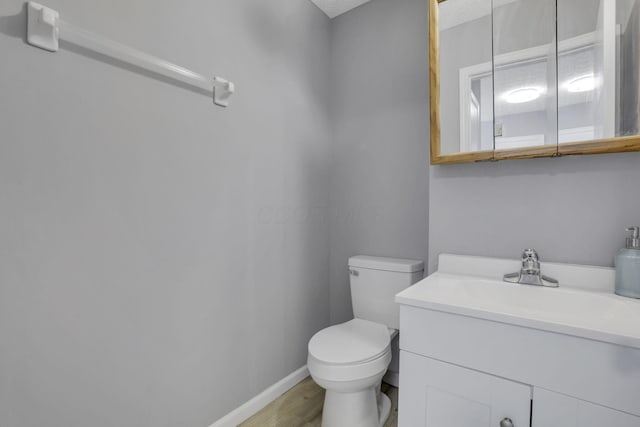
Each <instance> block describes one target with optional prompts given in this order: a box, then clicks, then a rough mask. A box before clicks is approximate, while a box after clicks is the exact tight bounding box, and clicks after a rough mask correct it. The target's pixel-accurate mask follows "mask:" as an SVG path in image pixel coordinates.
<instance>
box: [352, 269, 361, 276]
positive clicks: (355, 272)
mask: <svg viewBox="0 0 640 427" xmlns="http://www.w3.org/2000/svg"><path fill="white" fill-rule="evenodd" d="M349 274H350V275H352V276H356V277H358V276H359V275H360V272H359V271H358V270H351V269H350V270H349Z"/></svg>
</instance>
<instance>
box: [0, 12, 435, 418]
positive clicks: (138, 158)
mask: <svg viewBox="0 0 640 427" xmlns="http://www.w3.org/2000/svg"><path fill="white" fill-rule="evenodd" d="M47 4H48V5H50V6H51V7H55V8H57V9H58V10H59V11H60V12H61V13H62V16H63V18H64V19H65V20H67V21H68V22H71V23H74V24H77V25H78V26H81V27H84V28H87V29H90V30H91V31H94V32H96V33H98V34H104V35H106V36H110V37H112V38H114V39H116V40H118V41H121V42H123V43H126V44H128V45H131V46H134V47H137V48H139V49H141V50H144V51H148V52H150V53H153V54H156V55H158V56H160V57H163V58H166V59H168V60H172V61H174V62H176V63H178V64H181V65H184V66H187V67H189V68H192V69H193V70H196V71H199V72H202V73H206V74H209V75H213V73H216V74H219V75H222V76H224V77H227V78H229V79H232V80H233V81H234V82H235V83H236V84H237V95H235V96H234V97H233V100H232V106H231V107H230V108H229V109H227V110H224V109H220V108H217V107H214V106H213V105H212V101H211V99H209V98H207V97H205V96H202V95H199V94H195V93H192V92H190V91H188V90H183V89H180V88H177V87H175V86H173V85H171V84H168V83H166V82H163V81H158V80H157V79H152V78H150V77H149V76H146V75H141V74H138V73H136V72H133V71H132V70H128V69H124V68H123V67H122V66H119V65H118V64H114V63H112V62H105V61H104V59H102V60H101V59H100V58H91V57H87V52H82V51H78V49H74V51H70V50H68V49H65V50H61V51H60V52H58V53H56V54H51V53H47V52H45V51H42V50H39V49H36V48H32V47H28V46H27V45H25V44H24V42H23V34H24V24H25V16H24V14H23V12H21V8H22V1H21V0H4V1H2V2H0V52H1V55H2V59H1V62H2V66H0V89H1V92H2V96H1V97H0V123H1V125H0V207H1V209H0V337H1V338H0V425H1V426H2V427H35V426H51V427H85V426H94V427H114V426H118V427H127V426H132V427H133V426H135V427H144V426H149V427H150V426H154V427H157V426H167V427H175V426H185V427H187V426H193V427H196V426H199V427H200V426H207V425H209V424H211V423H212V422H214V421H215V420H216V419H218V418H219V417H221V416H222V415H224V414H226V413H227V412H228V411H230V410H231V409H233V408H235V407H237V406H238V405H240V404H242V403H244V402H245V401H247V400H248V399H249V398H251V397H253V396H254V395H256V394H257V393H259V392H260V391H262V390H263V389H264V388H266V387H267V386H269V385H271V384H273V383H274V382H276V381H278V380H280V379H281V378H283V377H284V376H286V375H288V374H289V373H291V372H292V371H294V370H295V369H297V368H299V367H301V366H302V365H304V364H305V362H306V355H307V353H306V346H307V342H308V339H309V338H310V337H311V335H312V334H313V333H314V332H316V331H317V330H318V329H320V328H322V327H324V326H326V325H327V324H328V323H329V289H328V282H329V277H328V276H329V275H328V272H329V231H328V226H329V221H328V220H327V213H328V193H329V191H328V190H329V188H328V187H329V175H328V173H329V159H330V133H329V117H328V113H327V111H328V94H329V89H330V86H329V84H328V74H329V70H328V61H329V59H330V58H329V47H330V21H329V20H328V19H327V18H326V16H324V14H323V13H322V12H321V11H319V10H318V9H317V8H316V7H315V6H313V5H312V4H311V3H310V2H307V1H301V0H270V1H268V2H265V1H264V0H221V1H215V2H211V1H205V0H192V1H190V2H188V6H187V5H185V4H182V3H181V2H176V1H168V0H162V1H157V0H136V1H135V2H131V1H125V0H118V1H98V0H82V1H81V0H50V1H48V2H47ZM67 47H69V46H67ZM416 132H417V131H416ZM423 217H424V216H423ZM425 218H426V217H425ZM425 228H426V224H425ZM421 235H422V237H423V238H424V232H423V231H421Z"/></svg>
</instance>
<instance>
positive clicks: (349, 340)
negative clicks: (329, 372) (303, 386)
mask: <svg viewBox="0 0 640 427" xmlns="http://www.w3.org/2000/svg"><path fill="white" fill-rule="evenodd" d="M390 342H391V339H390V337H389V329H388V328H387V327H386V326H384V325H381V324H379V323H374V322H369V321H368V320H362V319H353V320H350V321H348V322H346V323H342V324H340V325H336V326H331V327H329V328H326V329H323V330H321V331H320V332H318V333H317V334H315V335H314V336H313V338H311V341H309V354H310V355H311V356H313V357H314V358H316V359H317V360H319V361H321V362H324V363H330V364H335V365H343V364H354V363H364V362H367V361H369V360H373V359H377V358H378V357H380V356H381V355H382V354H384V353H385V352H386V351H387V350H388V349H389V344H390Z"/></svg>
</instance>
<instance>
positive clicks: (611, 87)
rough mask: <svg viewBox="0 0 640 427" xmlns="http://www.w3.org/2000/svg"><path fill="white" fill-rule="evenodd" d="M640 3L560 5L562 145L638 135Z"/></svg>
mask: <svg viewBox="0 0 640 427" xmlns="http://www.w3.org/2000/svg"><path fill="white" fill-rule="evenodd" d="M638 3H639V2H638V1H636V0H558V51H559V55H558V105H559V110H558V123H559V128H560V130H559V132H560V138H559V140H560V141H559V142H560V143H564V142H573V141H589V140H598V139H605V138H613V137H618V136H629V135H637V134H638V131H639V125H638V122H639V120H640V117H639V96H638V94H639V84H638V83H639V79H638V69H639V67H638V65H639V64H638V62H639V61H638V58H639V55H638V49H639V47H640V25H639V23H640V7H639V5H638ZM622 89H624V90H622Z"/></svg>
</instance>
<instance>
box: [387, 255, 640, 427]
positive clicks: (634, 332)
mask: <svg viewBox="0 0 640 427" xmlns="http://www.w3.org/2000/svg"><path fill="white" fill-rule="evenodd" d="M467 258H471V259H467ZM439 264H440V269H439V271H438V272H436V273H435V274H433V275H431V276H429V277H427V278H426V279H424V280H422V281H421V282H418V283H417V284H416V285H413V286H412V287H410V288H408V289H406V290H404V291H402V292H401V293H400V294H398V295H397V296H396V302H398V303H399V304H400V330H401V331H402V332H401V333H400V350H401V351H400V387H399V420H398V421H399V427H485V426H487V427H489V426H491V427H512V426H515V427H609V426H611V427H613V426H615V427H640V300H637V301H636V300H629V299H624V298H622V297H618V296H616V295H613V292H610V291H609V290H607V289H604V290H601V289H598V288H597V287H596V284H593V283H590V282H589V280H596V281H598V283H605V284H608V285H607V286H609V284H610V285H611V286H612V283H613V273H612V271H609V270H606V269H602V268H599V269H598V268H595V267H581V266H567V267H565V266H561V265H546V266H544V265H543V272H545V271H546V272H549V275H552V276H554V277H558V278H559V279H560V286H561V287H560V288H558V289H543V288H541V287H535V286H526V285H518V284H506V283H503V282H502V281H501V280H500V279H501V276H500V275H499V274H498V273H500V274H501V273H503V272H509V271H511V270H515V269H516V268H517V266H518V264H517V262H516V263H515V264H509V263H508V262H507V261H504V260H500V261H499V262H497V266H496V267H495V270H496V271H497V273H496V272H493V271H491V268H492V267H491V265H492V261H491V259H484V258H483V259H478V258H477V257H458V256H453V255H444V256H443V255H441V256H440V262H439ZM487 266H489V267H487ZM456 269H458V270H459V271H456ZM483 269H484V270H483ZM476 271H480V273H476ZM476 274H477V275H476ZM492 274H495V275H496V276H497V277H499V278H500V279H492V278H491V275H492ZM573 283H580V284H583V285H588V286H590V288H588V289H586V288H585V289H584V290H581V289H577V288H571V286H570V285H571V284H573ZM563 284H564V285H565V288H563V287H562V286H563Z"/></svg>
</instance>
